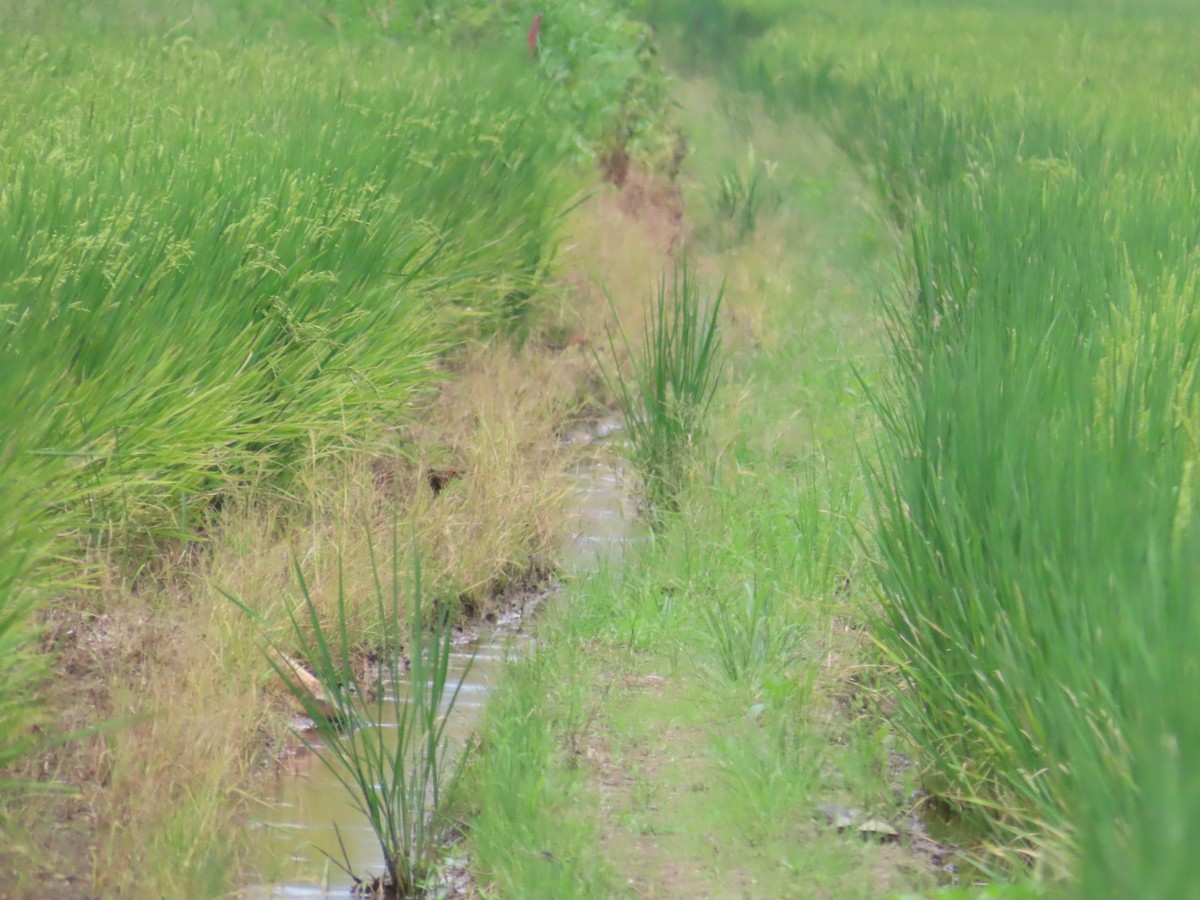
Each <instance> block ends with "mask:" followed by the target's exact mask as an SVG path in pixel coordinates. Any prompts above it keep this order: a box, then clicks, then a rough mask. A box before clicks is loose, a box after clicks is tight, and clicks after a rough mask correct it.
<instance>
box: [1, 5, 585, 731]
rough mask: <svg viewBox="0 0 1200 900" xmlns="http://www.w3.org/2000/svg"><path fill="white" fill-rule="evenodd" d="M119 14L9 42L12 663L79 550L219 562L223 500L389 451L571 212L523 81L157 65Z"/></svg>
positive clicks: (6, 204)
mask: <svg viewBox="0 0 1200 900" xmlns="http://www.w3.org/2000/svg"><path fill="white" fill-rule="evenodd" d="M77 6H78V7H79V8H80V11H81V12H88V11H90V12H95V10H94V9H93V8H92V4H88V3H81V4H77ZM110 12H111V17H109V16H108V15H107V14H106V15H104V16H100V17H99V18H100V24H99V25H98V27H97V28H96V29H95V32H94V33H93V31H92V30H90V29H88V28H87V27H86V23H85V22H83V21H82V20H79V19H76V18H74V17H71V16H66V17H64V18H63V19H62V20H61V21H60V20H58V19H56V20H55V22H56V26H57V27H61V29H62V31H63V33H69V34H72V35H74V37H75V38H77V39H71V40H65V41H64V40H63V39H62V37H61V35H55V36H54V37H53V38H51V37H48V36H47V34H44V33H42V32H41V31H40V30H39V29H38V28H36V27H34V26H33V25H32V24H30V25H29V29H30V30H29V31H28V32H27V33H26V32H21V34H20V35H19V36H18V35H16V34H14V33H10V32H7V31H5V32H4V33H3V34H0V71H3V72H4V74H5V78H6V82H7V83H9V84H10V85H11V86H12V90H10V91H9V92H7V93H6V95H5V97H4V99H3V100H2V101H0V108H2V112H3V115H2V116H0V165H3V167H4V169H5V171H6V172H7V173H8V178H7V180H6V187H5V190H4V192H3V195H2V196H0V397H3V398H4V403H3V406H2V407H0V482H2V483H3V484H4V497H3V503H0V618H2V619H3V620H4V621H5V622H6V623H9V624H8V625H7V627H6V635H5V637H6V640H14V641H15V636H16V635H18V634H25V633H26V632H25V631H24V629H23V628H22V627H21V626H20V624H19V622H20V620H21V619H22V618H23V614H24V613H25V612H26V611H27V610H28V606H27V605H26V604H27V603H29V602H32V603H34V604H36V603H37V602H39V601H40V600H41V599H43V598H44V597H46V596H48V595H49V594H50V593H52V592H54V591H58V590H61V589H62V588H63V587H65V586H68V585H70V586H77V585H81V584H87V583H88V582H89V579H90V578H91V576H92V573H89V572H87V571H84V570H83V569H82V566H81V565H80V563H79V562H78V561H77V560H78V558H79V555H80V554H79V550H80V548H81V547H85V546H88V545H96V544H103V545H110V546H116V547H121V548H123V549H124V550H125V551H126V553H127V554H128V556H129V557H130V559H134V558H136V557H137V556H138V555H139V554H144V553H145V552H146V550H145V548H146V547H147V545H152V544H154V543H156V542H160V541H164V540H166V541H169V540H178V539H183V540H191V539H194V538H196V537H197V536H198V535H201V534H203V533H205V532H208V533H211V531H212V529H213V524H214V522H213V520H214V517H215V516H216V514H217V511H218V508H219V506H220V504H221V503H222V502H223V500H224V499H225V495H227V494H228V493H230V492H233V491H238V490H242V489H244V488H247V487H249V486H251V485H254V486H256V487H261V488H263V489H265V490H268V491H270V490H287V489H288V480H289V479H290V477H291V473H292V471H293V469H294V468H295V466H296V465H297V463H298V462H299V461H301V460H303V459H306V458H309V457H311V456H315V457H317V458H321V457H325V456H331V455H335V454H339V453H342V452H344V450H345V449H346V447H347V446H348V445H361V444H362V443H363V442H365V441H368V440H371V439H372V438H373V437H374V436H376V435H377V434H379V433H380V432H381V431H383V430H385V428H386V426H385V424H384V423H388V422H394V421H395V418H396V416H397V415H401V414H402V413H403V410H404V409H405V408H406V406H407V404H409V403H410V402H411V401H412V400H413V399H414V398H415V397H416V396H417V395H418V394H419V393H420V392H421V391H422V390H423V389H425V388H427V387H428V386H429V385H430V384H431V383H432V382H433V380H434V379H435V378H437V377H439V376H438V375H437V372H436V366H437V359H438V357H439V355H440V354H442V353H443V352H445V351H446V350H448V349H450V348H452V347H454V346H456V345H458V344H459V343H461V342H462V341H463V340H465V339H466V338H468V337H470V336H472V335H479V334H493V333H511V332H516V331H519V330H520V329H521V328H522V327H523V324H522V323H523V320H524V319H525V318H526V317H527V315H528V314H529V311H530V310H531V308H532V306H533V305H534V303H535V299H534V298H536V296H537V293H538V291H539V288H540V285H541V284H542V283H543V281H544V279H545V277H546V273H547V271H548V267H549V265H550V262H551V260H552V258H553V255H554V245H555V233H556V229H557V218H558V216H559V214H560V212H561V211H562V209H563V208H564V206H565V203H566V201H567V190H566V189H564V188H563V187H562V186H561V181H560V180H559V179H556V178H554V177H551V173H553V172H554V171H555V170H556V167H557V166H558V165H559V164H560V162H561V161H562V160H563V151H562V149H561V147H562V144H563V138H562V135H561V133H560V131H561V129H560V126H559V124H558V123H556V122H555V121H554V120H553V118H552V117H551V116H550V115H549V114H548V113H547V112H546V111H545V109H544V106H545V104H544V103H543V102H542V100H543V98H544V94H545V92H546V90H547V89H546V88H545V86H543V85H539V84H538V83H537V82H536V80H535V79H534V78H532V77H530V75H529V73H528V72H527V71H526V69H527V67H526V66H523V65H521V64H520V61H518V62H517V63H504V62H497V63H495V64H494V65H493V64H491V63H490V62H488V61H486V60H481V61H479V62H478V63H475V62H470V63H464V61H463V60H461V59H455V60H454V61H453V64H451V63H450V60H449V57H448V56H446V55H444V53H443V51H439V50H438V49H437V48H436V47H431V48H414V51H413V52H411V53H396V52H395V48H394V46H391V45H390V44H389V45H388V46H386V47H384V46H380V45H378V44H373V43H371V42H367V41H364V42H363V43H361V44H357V45H341V44H338V43H333V42H331V41H330V40H329V39H327V38H326V39H324V40H318V39H314V40H312V41H307V40H298V39H296V38H295V36H294V35H292V34H290V33H289V32H287V31H286V30H284V31H282V32H280V33H279V34H278V35H274V36H273V37H272V39H271V40H269V41H268V40H262V39H259V38H257V37H255V36H254V34H253V33H250V34H247V35H244V36H243V37H239V38H235V39H230V38H229V37H228V36H226V35H224V34H222V33H220V29H219V28H214V29H213V30H211V31H208V32H205V31H204V30H203V29H200V28H199V26H197V30H196V33H195V35H194V36H193V35H192V34H191V33H190V26H189V29H187V30H189V34H188V35H187V36H186V37H180V39H179V40H178V41H175V42H172V43H167V44H165V45H164V44H163V42H162V39H161V33H160V32H154V31H153V30H150V31H145V32H143V31H141V30H139V29H138V28H137V27H132V26H131V29H126V28H109V27H107V25H108V24H111V23H112V22H113V21H117V20H119V18H120V16H119V15H117V13H115V12H112V11H110ZM227 12H229V10H223V11H222V15H224V14H225V13H227ZM234 18H236V17H234ZM176 21H182V19H180V20H172V24H174V23H175V22H176ZM250 30H251V32H253V29H250ZM76 32H78V34H76ZM239 33H240V32H239ZM273 34H274V33H273ZM331 73H335V74H332V75H331ZM135 569H136V567H134V566H131V567H130V570H131V571H133V570H135ZM25 598H28V599H25ZM15 660H16V657H14V658H13V662H12V663H11V664H12V666H13V667H14V669H13V670H12V672H10V673H9V674H10V675H11V677H8V678H5V679H4V680H2V681H0V706H5V707H6V708H8V707H7V704H10V703H11V704H19V703H22V702H24V701H25V700H26V699H27V689H28V686H29V684H30V683H31V682H32V680H35V679H34V678H33V676H30V678H22V679H18V678H17V677H16V671H15V668H16V666H17V663H16V661H15ZM18 684H20V685H21V687H19V688H18ZM13 708H15V707H13Z"/></svg>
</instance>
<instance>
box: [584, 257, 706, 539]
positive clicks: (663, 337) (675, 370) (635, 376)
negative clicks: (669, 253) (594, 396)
mask: <svg viewBox="0 0 1200 900" xmlns="http://www.w3.org/2000/svg"><path fill="white" fill-rule="evenodd" d="M723 296H724V286H723V285H722V287H721V289H720V290H718V291H717V292H716V294H715V295H713V296H707V295H705V293H704V292H703V291H702V290H701V286H700V280H699V278H698V276H697V275H696V272H695V270H694V269H693V268H692V267H691V264H690V263H689V262H688V261H687V260H686V259H680V260H678V261H677V262H676V264H675V268H674V272H673V274H672V277H671V279H670V280H668V279H667V277H666V276H665V275H664V276H662V277H661V278H660V280H659V283H658V287H657V291H656V292H655V297H654V300H653V302H652V303H651V304H650V309H649V315H648V316H647V317H646V325H645V330H644V332H643V336H642V337H643V341H642V348H641V352H640V353H639V354H638V355H636V356H634V353H633V350H632V348H631V347H630V343H629V338H628V336H627V335H626V333H625V330H624V328H622V327H621V325H620V323H619V322H618V324H617V327H616V333H615V334H614V332H613V330H612V329H610V330H609V332H608V342H609V349H610V350H611V351H612V354H613V357H614V358H616V357H617V355H618V354H617V339H618V338H619V339H620V346H621V349H623V350H624V351H625V353H626V354H627V355H629V356H631V357H633V373H632V374H631V375H629V376H623V375H621V374H620V373H619V372H617V371H613V372H609V371H607V370H606V377H607V380H608V383H609V386H610V387H611V389H612V391H613V393H614V394H615V395H616V397H617V403H618V405H619V406H620V409H621V416H622V419H623V421H624V423H625V430H626V433H627V435H628V439H629V440H628V444H627V447H628V452H629V455H630V458H631V461H632V462H633V465H634V468H635V469H636V471H637V474H638V477H639V479H640V481H641V485H642V491H643V494H644V497H645V504H646V509H647V512H648V514H649V517H650V520H651V522H652V523H657V522H660V521H661V518H662V516H663V515H664V514H666V513H668V512H670V511H673V510H675V509H677V507H678V496H679V492H680V490H681V489H682V488H683V484H684V480H685V476H686V473H687V468H688V464H689V461H690V459H691V456H692V453H693V450H694V448H695V446H696V444H697V442H698V441H699V439H700V437H701V435H702V434H703V431H704V424H705V418H706V416H707V414H708V410H709V407H710V406H711V405H712V399H713V395H714V394H715V393H716V390H717V386H718V385H719V384H720V381H721V370H722V362H721V336H720V332H719V331H718V329H717V320H718V316H719V313H720V311H721V300H722V297H723Z"/></svg>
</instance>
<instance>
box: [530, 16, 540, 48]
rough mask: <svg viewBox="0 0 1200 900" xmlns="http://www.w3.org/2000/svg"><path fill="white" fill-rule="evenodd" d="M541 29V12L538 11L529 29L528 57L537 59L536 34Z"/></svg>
mask: <svg viewBox="0 0 1200 900" xmlns="http://www.w3.org/2000/svg"><path fill="white" fill-rule="evenodd" d="M541 31H542V14H541V13H538V14H537V15H536V16H534V17H533V27H532V28H530V29H529V57H530V59H537V54H538V35H539V34H540V33H541Z"/></svg>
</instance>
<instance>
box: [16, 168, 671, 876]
mask: <svg viewBox="0 0 1200 900" xmlns="http://www.w3.org/2000/svg"><path fill="white" fill-rule="evenodd" d="M631 186H632V187H631ZM631 191H637V192H638V193H636V195H635V194H632V193H631ZM675 202H677V198H676V199H675V200H673V199H672V195H671V193H670V192H669V191H663V192H660V193H658V194H655V193H654V189H653V188H651V187H647V185H646V184H644V183H643V181H642V180H641V179H638V178H631V180H630V182H629V184H628V185H627V187H626V189H625V191H623V192H617V191H615V190H614V189H612V188H610V187H607V186H606V187H603V188H600V189H599V190H598V193H597V194H596V195H595V196H594V197H592V198H591V199H590V200H589V201H588V202H587V203H585V204H584V205H583V206H582V207H581V208H580V209H579V210H578V211H577V212H576V214H575V215H574V217H573V219H572V220H571V221H570V223H568V226H567V227H568V229H569V232H568V240H567V242H566V249H565V252H564V254H563V257H562V259H563V261H564V263H565V265H564V275H563V277H562V279H561V281H560V285H559V289H558V290H557V291H556V292H555V294H554V296H553V297H551V298H549V302H548V303H547V304H546V306H547V312H546V315H545V316H544V320H543V321H542V322H541V323H540V324H539V328H538V329H537V330H536V331H535V334H534V335H533V336H532V337H531V339H530V340H528V341H527V342H525V344H524V345H523V346H521V347H520V348H517V347H514V346H513V345H512V344H511V343H508V342H505V341H500V340H498V341H494V342H492V343H490V344H484V343H480V344H477V345H474V346H470V347H466V348H463V349H462V350H461V351H460V352H459V353H458V354H456V355H455V356H454V357H453V358H451V359H450V360H448V361H447V363H446V375H447V377H446V380H445V382H444V384H443V385H442V386H441V387H440V389H439V390H437V391H436V392H434V393H433V394H431V395H430V396H429V397H427V398H426V400H425V401H424V402H423V404H422V405H421V406H420V407H419V408H417V409H415V410H410V411H408V413H407V415H406V417H405V420H404V421H403V422H402V423H399V424H398V425H396V426H395V427H394V428H393V429H391V430H390V432H389V433H388V435H387V443H389V444H390V445H391V446H393V447H394V448H395V450H394V451H392V452H380V450H379V446H380V445H381V444H380V442H376V444H375V445H374V449H373V450H372V451H370V452H368V451H363V450H358V451H349V452H347V453H346V454H345V456H344V457H343V458H342V459H341V460H340V461H338V462H336V463H330V462H329V461H328V460H326V461H324V462H323V463H322V464H321V465H319V466H318V465H315V464H314V465H310V466H308V467H307V468H306V469H304V470H303V471H301V472H298V473H296V475H295V477H294V480H293V482H292V484H291V485H290V486H289V487H288V488H287V491H286V494H284V495H280V493H279V492H278V491H276V492H275V493H273V494H266V493H260V492H256V491H253V490H251V491H248V492H247V493H246V494H244V495H242V496H239V497H233V498H230V500H229V502H228V503H227V504H226V505H225V507H223V508H222V509H221V511H220V513H219V515H218V516H216V517H215V520H214V525H213V527H212V528H211V530H210V532H209V534H208V535H207V538H206V540H205V541H204V542H203V543H195V544H190V545H186V546H185V545H179V544H166V545H164V546H161V547H158V548H156V551H155V555H154V556H153V558H151V559H150V562H149V563H148V564H145V565H143V566H142V567H141V569H140V570H139V571H138V572H136V573H130V572H129V570H128V567H127V566H122V565H121V563H122V558H121V557H120V555H119V554H118V553H117V552H116V551H105V552H94V553H91V554H89V555H88V556H87V558H86V559H84V558H81V559H80V561H79V562H80V566H81V569H82V567H83V566H84V565H85V564H86V565H89V566H91V567H93V570H94V571H97V572H100V573H102V574H101V576H100V577H98V578H97V579H96V581H95V582H94V583H93V584H92V585H91V586H90V587H89V589H88V590H86V591H81V592H80V593H79V594H77V595H76V596H72V597H64V598H62V600H61V601H60V602H59V603H58V604H56V605H55V606H54V607H53V608H51V609H50V610H49V611H48V612H47V613H46V622H45V625H46V637H45V644H46V647H47V649H48V650H49V649H54V650H56V651H57V659H56V662H55V668H54V677H53V680H52V683H51V684H50V685H48V686H47V689H46V692H45V695H44V699H45V706H46V709H47V713H48V717H49V719H50V721H51V722H52V725H51V726H48V727H47V729H46V732H47V734H51V733H57V734H65V733H68V732H72V731H76V730H80V729H88V728H96V727H97V726H102V730H100V731H98V732H95V733H92V734H91V735H90V736H88V737H85V738H82V739H79V740H74V741H71V742H69V743H66V744H63V745H61V746H58V747H57V748H55V749H53V750H50V751H46V752H44V753H42V754H41V755H40V756H39V757H38V758H36V759H32V760H29V761H28V764H27V766H26V767H25V769H24V771H23V772H21V773H17V774H22V775H25V776H29V777H36V778H38V779H39V780H41V781H43V782H45V783H47V784H57V785H60V786H62V787H63V788H65V790H63V791H59V792H57V793H53V794H47V795H42V796H37V797H34V798H32V799H30V798H24V799H23V800H22V801H21V802H20V803H19V804H17V805H11V804H10V807H9V809H8V811H7V812H8V814H9V815H11V816H12V817H13V818H14V820H15V821H16V823H17V825H18V832H19V833H24V834H26V835H27V838H26V839H25V840H24V841H22V842H20V843H19V844H18V845H16V846H10V847H7V848H0V896H3V897H14V898H17V897H29V896H46V895H47V884H51V885H57V887H56V888H54V889H52V890H51V891H50V893H51V894H57V893H61V894H63V895H64V896H65V895H68V894H69V895H71V896H83V897H91V896H96V897H105V898H108V897H204V896H215V895H219V894H222V893H225V892H227V891H228V890H229V889H230V888H231V887H232V886H234V885H233V883H232V882H231V879H236V873H237V871H238V866H239V864H240V863H241V862H242V860H243V857H244V854H245V852H246V846H247V843H248V841H247V839H246V832H245V829H244V823H245V822H246V820H247V819H248V815H247V813H248V811H250V810H251V808H252V806H253V804H254V802H255V796H256V795H257V794H258V793H260V792H261V791H263V790H265V789H266V781H267V779H264V778H262V777H261V775H262V773H264V772H269V771H270V770H271V769H272V768H273V767H274V766H275V764H276V763H275V762H274V760H275V759H276V758H277V757H278V753H279V750H280V748H281V746H282V744H283V743H284V742H286V741H287V740H288V729H287V721H288V718H289V716H290V710H289V706H288V702H287V696H286V691H285V690H284V689H283V688H282V687H281V686H280V685H279V684H278V683H277V680H276V679H275V677H274V676H273V675H272V673H271V670H270V667H269V665H268V664H267V662H266V661H265V658H264V657H263V655H262V653H261V646H260V644H259V642H258V639H257V637H256V631H255V628H254V627H253V626H252V625H251V623H250V622H249V621H248V620H247V617H246V616H245V615H244V614H243V613H242V612H241V611H239V610H238V609H237V607H236V606H235V605H234V604H232V603H230V602H229V601H228V599H227V598H226V597H225V594H226V593H228V594H229V595H231V596H234V597H237V598H239V599H240V600H241V601H242V602H244V603H246V604H247V605H248V606H250V607H252V608H254V609H255V610H256V611H257V612H258V613H259V614H260V615H261V616H262V617H263V620H264V621H265V622H266V623H267V628H268V630H269V631H271V632H272V633H273V635H274V636H276V637H278V638H279V639H280V640H281V641H282V642H283V644H284V649H285V650H286V649H289V648H288V645H287V637H288V630H287V628H286V627H285V622H286V618H285V611H286V608H287V604H289V603H291V602H295V600H296V599H297V598H298V595H299V592H298V586H297V583H296V579H295V575H294V571H293V568H294V567H295V566H298V567H299V569H300V570H301V571H302V572H303V573H304V577H305V579H306V582H307V584H308V587H309V591H310V593H311V596H312V597H313V598H314V600H315V601H316V603H317V605H318V607H319V609H321V610H322V611H323V614H325V615H329V616H332V615H333V612H334V610H335V607H336V601H337V597H338V593H339V581H340V582H341V585H342V588H343V591H344V594H345V596H346V598H347V599H348V600H349V601H350V612H351V625H352V630H353V637H352V639H353V640H354V641H355V642H356V643H358V644H361V646H362V647H363V648H364V649H365V648H369V646H370V644H371V640H372V634H373V632H374V626H375V623H374V622H373V617H374V614H375V607H374V601H373V596H374V594H373V591H374V575H373V573H372V557H373V556H374V561H375V563H376V565H378V567H379V569H380V570H381V571H384V572H387V571H389V570H390V569H391V565H392V559H391V548H392V534H393V526H394V525H396V524H397V523H398V526H399V532H400V553H401V554H402V556H403V557H404V558H402V559H400V560H398V561H397V562H398V565H399V568H400V571H401V572H404V571H405V570H406V567H407V565H408V560H407V555H408V553H409V552H410V551H409V536H410V534H412V533H415V535H416V538H417V541H418V544H419V547H420V551H421V554H422V568H423V570H424V575H425V581H426V585H425V587H426V596H428V597H429V598H431V600H432V601H433V602H438V603H452V604H458V605H459V606H460V608H461V609H462V610H463V611H464V612H466V613H472V614H477V615H485V614H487V613H489V612H493V611H495V610H496V608H497V606H498V605H499V604H500V603H502V599H503V596H504V594H505V591H507V590H509V589H511V588H514V587H517V586H523V585H526V584H528V583H530V582H531V581H535V580H537V579H539V578H542V577H544V576H545V575H546V573H547V572H548V571H549V570H550V569H551V568H552V566H553V562H554V558H555V554H556V547H557V545H558V542H559V539H560V532H561V531H562V523H563V521H564V517H563V508H562V507H563V503H562V500H563V496H564V490H565V488H566V481H565V478H564V472H565V468H566V466H567V465H569V463H570V461H571V460H570V458H569V453H570V450H569V448H567V447H566V446H565V445H563V444H562V443H561V442H560V441H559V440H558V435H559V434H560V432H561V431H562V429H563V426H564V425H565V424H567V423H568V422H569V421H570V420H571V419H573V418H577V417H579V416H581V415H588V414H590V413H594V412H596V411H597V410H598V409H600V408H601V407H602V406H603V402H604V400H603V398H602V397H601V396H600V390H601V388H600V383H601V382H600V378H599V374H598V368H597V365H596V361H595V355H594V353H593V352H592V351H593V348H595V349H597V350H598V351H600V352H602V353H603V352H604V349H605V343H606V342H605V340H604V331H605V323H606V322H608V321H609V320H610V318H611V315H612V310H610V308H609V305H608V302H607V300H606V299H605V292H604V290H603V288H602V287H601V284H603V285H605V286H606V287H607V289H608V293H609V294H610V295H611V297H612V301H613V305H614V307H615V308H616V310H617V311H618V313H619V314H620V315H621V316H622V320H623V322H624V323H625V327H626V328H627V329H629V328H632V329H637V328H640V315H641V309H642V304H643V302H644V299H645V298H646V296H648V294H649V290H650V286H651V285H652V284H653V282H654V281H655V279H656V278H657V277H658V274H659V271H660V269H661V267H662V264H663V260H664V258H665V257H666V256H667V254H668V253H669V252H670V249H671V248H672V247H674V246H675V245H677V243H678V241H679V240H680V237H681V234H682V232H681V230H680V222H679V218H678V215H677V211H676V208H675V207H674V206H671V205H670V204H671V203H675ZM664 204H666V205H664ZM105 723H111V724H108V725H105Z"/></svg>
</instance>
